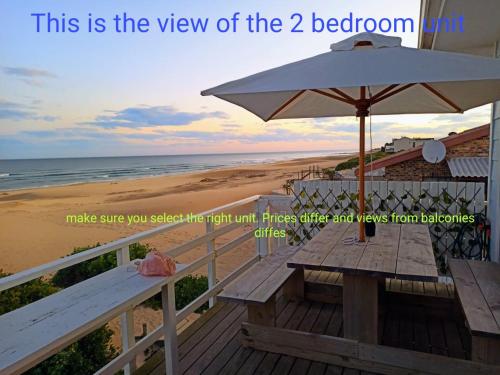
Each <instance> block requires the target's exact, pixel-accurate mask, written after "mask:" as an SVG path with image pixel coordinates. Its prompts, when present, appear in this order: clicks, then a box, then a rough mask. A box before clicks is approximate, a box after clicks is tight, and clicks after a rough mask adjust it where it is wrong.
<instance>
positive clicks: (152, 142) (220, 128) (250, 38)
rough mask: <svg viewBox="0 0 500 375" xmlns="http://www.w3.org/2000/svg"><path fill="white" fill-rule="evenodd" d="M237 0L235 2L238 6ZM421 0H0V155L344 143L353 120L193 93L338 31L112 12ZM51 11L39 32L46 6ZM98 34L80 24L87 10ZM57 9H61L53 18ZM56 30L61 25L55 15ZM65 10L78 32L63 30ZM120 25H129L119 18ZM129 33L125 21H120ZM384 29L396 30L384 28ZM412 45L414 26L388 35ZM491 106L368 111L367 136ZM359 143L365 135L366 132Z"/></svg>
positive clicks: (452, 120)
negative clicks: (263, 114) (183, 25)
mask: <svg viewBox="0 0 500 375" xmlns="http://www.w3.org/2000/svg"><path fill="white" fill-rule="evenodd" d="M242 3H243V4H242ZM419 6H420V1H419V0H405V1H401V0H377V1H367V0H352V1H344V0H315V1H305V0H275V1H269V0H267V1H265V0H258V1H246V2H235V1H230V0H213V1H201V0H184V1H181V0H176V1H174V0H170V1H167V0H162V1H158V0H143V1H140V2H138V1H136V0H120V1H118V0H114V1H111V0H110V1H97V0H88V1H82V0H80V1H76V0H75V1H58V0H43V1H41V0H23V1H19V0H0V46H1V47H0V159H17V158H51V157H85V156H126V155H168V154H192V153H225V152H268V151H309V150H332V151H341V150H353V149H356V148H357V144H358V143H357V142H358V123H357V120H356V118H354V117H352V118H351V117H344V118H332V119H321V120H315V119H301V120H280V121H270V122H268V123H264V122H263V121H262V120H260V119H258V118H257V117H256V116H254V115H252V114H251V113H249V112H247V111H245V110H244V109H242V108H240V107H237V106H234V105H232V104H229V103H226V102H224V101H222V100H219V99H217V98H213V97H202V96H200V91H202V90H204V89H207V88H210V87H213V86H215V85H218V84H220V83H224V82H227V81H229V80H233V79H236V78H241V77H244V76H247V75H249V74H253V73H256V72H259V71H262V70H266V69H269V68H272V67H276V66H280V65H283V64H286V63H289V62H293V61H296V60H299V59H302V58H305V57H309V56H313V55H316V54H319V53H323V52H327V51H328V50H329V46H330V44H331V43H333V42H337V41H339V40H342V39H344V38H346V37H348V36H349V35H350V34H345V33H328V32H323V33H312V32H310V31H306V32H304V33H300V34H297V33H296V34H292V33H289V32H282V33H263V32H261V33H248V32H245V31H243V30H242V29H240V30H238V31H237V32H236V33H231V32H229V33H218V32H216V31H214V30H213V28H210V27H209V28H208V31H207V32H205V33H199V32H198V33H193V32H188V33H180V32H178V31H176V32H173V33H172V32H165V33H161V32H159V31H158V29H157V28H154V27H153V26H152V28H151V30H150V31H149V32H146V33H139V32H136V33H131V32H127V33H123V32H122V33H116V32H114V30H113V28H112V25H113V20H112V19H113V17H114V16H115V15H116V14H120V15H122V14H123V13H124V12H126V13H127V15H128V16H130V17H134V18H135V19H139V18H147V19H149V20H151V21H152V22H153V21H154V20H155V19H156V17H161V18H164V17H171V15H172V14H173V15H174V18H175V19H178V18H180V17H208V18H209V19H210V21H215V20H217V19H218V18H220V17H230V16H231V15H232V14H233V13H234V12H240V14H241V15H243V16H246V15H248V14H255V13H256V12H259V13H260V14H261V15H263V16H266V17H271V18H272V17H280V18H282V19H283V20H286V22H288V23H290V22H291V21H290V15H291V14H293V13H302V14H303V15H304V16H305V17H306V18H307V17H308V16H309V15H311V14H312V12H315V13H316V14H317V15H319V16H321V17H323V18H329V17H343V16H345V15H347V14H348V13H349V12H351V11H352V12H354V13H355V14H356V15H357V16H361V17H369V16H370V17H375V18H377V17H412V18H414V19H415V21H418V17H419ZM48 12H50V13H51V15H52V16H53V17H57V18H58V20H59V26H60V29H59V32H56V30H55V22H52V24H51V25H52V28H51V31H50V32H47V28H46V27H47V23H46V18H42V19H41V22H40V27H41V30H40V32H37V18H36V17H34V16H31V14H34V13H45V14H46V13H48ZM89 13H90V14H91V15H92V19H96V18H104V19H105V20H106V26H107V30H106V31H105V32H103V33H97V32H95V31H94V32H92V33H88V32H87V30H86V22H87V19H88V14H89ZM63 14H64V17H63ZM63 18H64V19H65V27H66V30H65V32H62V19H63ZM70 18H78V19H79V21H80V24H79V26H80V30H79V31H78V32H69V29H70V28H71V25H70V20H69V19H70ZM129 27H130V26H129ZM129 31H130V29H129ZM391 35H394V34H391ZM397 35H399V36H401V37H402V38H403V45H406V46H410V47H416V46H417V39H418V30H415V31H414V32H413V33H411V32H406V33H399V34H397ZM489 116H490V107H489V106H485V107H481V108H478V109H474V110H471V111H468V112H466V114H465V115H418V116H412V115H404V116H376V117H373V119H372V130H373V131H372V134H373V145H374V146H380V145H383V144H384V143H385V142H388V141H390V140H391V138H393V137H399V136H422V137H423V136H425V137H429V136H432V137H438V138H439V137H444V136H446V135H447V134H448V133H449V132H450V131H462V130H465V129H468V128H471V127H475V126H479V125H482V124H485V123H487V122H489ZM367 143H368V145H369V141H368V140H367Z"/></svg>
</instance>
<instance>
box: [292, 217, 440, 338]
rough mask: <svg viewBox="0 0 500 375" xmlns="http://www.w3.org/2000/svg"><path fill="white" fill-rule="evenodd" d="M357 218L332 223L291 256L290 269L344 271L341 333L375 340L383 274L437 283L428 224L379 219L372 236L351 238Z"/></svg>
mask: <svg viewBox="0 0 500 375" xmlns="http://www.w3.org/2000/svg"><path fill="white" fill-rule="evenodd" d="M357 231H358V225H357V223H340V224H336V223H330V224H328V225H327V226H325V227H324V228H323V229H322V230H321V231H320V232H319V233H318V234H317V235H316V236H314V237H313V238H312V239H311V240H310V241H309V242H308V243H307V244H305V245H304V246H303V247H302V249H301V250H299V251H298V252H297V253H296V254H295V255H294V256H293V257H291V258H290V259H289V260H288V262H287V265H288V267H292V268H302V269H310V270H321V271H330V272H342V273H343V274H344V275H343V276H344V277H343V280H344V287H343V298H342V299H343V317H344V337H345V338H350V339H355V340H359V341H362V342H366V343H373V344H375V343H377V338H378V285H379V283H380V282H381V281H383V280H385V278H395V279H400V280H416V281H431V282H436V281H437V279H438V273H437V267H436V261H435V259H434V253H433V250H432V243H431V238H430V234H429V229H428V227H427V226H426V225H421V224H378V225H377V229H376V235H375V237H368V238H367V241H366V242H353V241H349V240H350V239H353V238H354V237H355V236H356V234H357Z"/></svg>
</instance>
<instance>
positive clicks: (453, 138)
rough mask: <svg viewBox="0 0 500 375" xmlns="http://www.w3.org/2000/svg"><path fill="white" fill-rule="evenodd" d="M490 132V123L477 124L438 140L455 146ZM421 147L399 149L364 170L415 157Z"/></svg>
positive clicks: (420, 153) (447, 145)
mask: <svg viewBox="0 0 500 375" xmlns="http://www.w3.org/2000/svg"><path fill="white" fill-rule="evenodd" d="M489 134H490V124H486V125H482V126H478V127H476V128H472V129H469V130H466V131H464V132H462V133H458V134H453V135H449V136H448V137H445V138H441V139H440V141H441V142H443V143H444V145H445V146H446V148H448V147H452V146H456V145H459V144H462V143H465V142H469V141H472V140H474V139H479V138H482V137H485V136H488V135H489ZM422 147H423V146H418V147H414V148H411V149H409V150H406V151H401V152H398V153H396V154H393V155H389V156H386V157H384V158H382V159H379V160H376V161H374V162H373V163H370V164H367V165H366V166H365V170H371V169H373V170H376V169H379V168H382V167H388V166H391V165H395V164H399V163H402V162H404V161H407V160H412V159H416V158H418V157H420V156H422ZM355 173H356V175H358V170H357V169H356V172H355Z"/></svg>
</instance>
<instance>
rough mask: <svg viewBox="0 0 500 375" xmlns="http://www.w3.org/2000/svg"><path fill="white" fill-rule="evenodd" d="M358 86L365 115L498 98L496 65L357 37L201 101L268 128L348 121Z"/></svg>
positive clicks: (463, 106)
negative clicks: (237, 111) (365, 94)
mask: <svg viewBox="0 0 500 375" xmlns="http://www.w3.org/2000/svg"><path fill="white" fill-rule="evenodd" d="M361 86H369V87H370V90H371V93H372V95H373V98H372V99H373V102H372V108H371V113H372V114H373V115H391V114H406V113H413V114H418V113H450V112H464V111H465V110H468V109H471V108H474V107H478V106H480V105H483V104H487V103H491V102H492V101H494V99H497V98H499V97H500V61H499V60H498V59H493V58H486V57H480V56H472V55H465V54H459V53H450V52H441V51H432V50H421V49H416V48H407V47H402V46H401V38H397V37H389V36H384V35H379V34H370V33H362V34H358V35H355V36H353V37H350V38H348V39H346V40H344V41H342V42H339V43H335V44H333V45H332V46H331V51H330V52H327V53H323V54H321V55H317V56H314V57H311V58H308V59H305V60H301V61H298V62H294V63H291V64H287V65H284V66H281V67H278V68H274V69H271V70H266V71H264V72H261V73H257V74H254V75H251V76H248V77H246V78H242V79H239V80H236V81H232V82H228V83H225V84H223V85H220V86H217V87H214V88H211V89H208V90H205V91H203V92H202V95H214V96H217V97H218V98H221V99H224V100H227V101H229V102H231V103H234V104H237V105H239V106H241V107H243V108H245V109H247V110H249V111H250V112H252V113H254V114H256V115H257V116H259V117H260V118H261V119H263V120H264V121H268V120H273V119H291V118H307V117H332V116H354V115H355V114H356V108H355V107H353V105H352V103H351V101H352V100H351V99H354V98H359V88H360V87H361ZM389 88H390V90H388V89H389ZM337 90H341V91H342V93H343V94H345V95H342V94H341V93H339V92H338V91H337ZM386 90H387V91H386ZM332 99H333V100H332ZM335 99H337V100H335Z"/></svg>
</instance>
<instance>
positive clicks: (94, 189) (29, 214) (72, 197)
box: [0, 156, 348, 344]
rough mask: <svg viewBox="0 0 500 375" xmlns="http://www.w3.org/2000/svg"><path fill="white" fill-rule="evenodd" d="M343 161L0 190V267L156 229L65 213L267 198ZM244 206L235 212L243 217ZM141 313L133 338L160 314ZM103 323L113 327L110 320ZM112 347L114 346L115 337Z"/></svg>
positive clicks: (198, 229) (231, 256)
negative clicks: (70, 219) (70, 218)
mask: <svg viewBox="0 0 500 375" xmlns="http://www.w3.org/2000/svg"><path fill="white" fill-rule="evenodd" d="M347 158H348V157H346V156H341V157H334V156H332V157H315V158H305V159H296V160H289V161H282V162H276V163H270V164H258V165H245V166H241V167H238V168H226V169H217V170H209V171H205V172H196V173H189V174H183V175H172V176H162V177H153V178H143V179H136V180H121V181H113V182H102V183H91V184H76V185H69V186H60V187H49V188H40V189H29V190H27V189H26V190H18V191H8V192H0V211H1V212H2V215H1V216H0V228H2V229H1V231H0V244H1V245H0V269H3V271H4V272H10V273H14V272H18V271H21V270H24V269H27V268H31V267H34V266H37V265H40V264H43V263H46V262H49V261H52V260H55V259H58V258H60V257H63V256H65V255H67V254H69V253H70V252H71V251H72V250H73V248H75V247H82V246H88V245H93V244H96V243H97V242H99V243H101V244H102V243H106V242H109V241H112V240H116V239H119V238H121V237H126V236H129V235H131V234H134V233H137V232H140V231H143V230H145V229H149V228H152V227H154V226H156V225H157V224H151V223H147V224H137V225H130V226H129V225H127V224H126V223H125V224H68V223H67V222H66V215H71V214H80V213H84V212H86V213H89V214H96V215H103V214H105V215H119V214H123V215H127V214H140V215H141V214H142V215H148V216H149V215H151V214H159V213H163V212H165V213H167V214H178V213H183V214H187V213H190V212H193V213H199V212H203V211H205V210H209V209H211V208H214V207H217V206H221V205H224V204H227V203H230V202H234V201H237V200H239V199H243V198H246V197H249V196H252V195H255V194H270V193H271V192H272V191H273V190H277V189H280V188H281V187H282V186H283V184H284V183H285V182H286V180H287V179H290V178H292V177H296V176H297V172H298V171H300V170H302V169H307V168H308V167H309V166H312V165H315V166H319V167H320V168H326V167H333V166H335V165H336V164H338V163H339V162H341V161H343V160H346V159H347ZM245 209H246V211H245ZM252 209H253V208H252V207H246V208H245V207H242V208H241V210H242V211H245V212H250V211H251V210H252ZM244 229H245V230H249V229H250V228H249V226H247V227H246V228H244ZM203 230H204V224H203V225H202V224H190V225H185V226H182V227H181V228H179V229H176V230H175V231H172V232H168V233H165V234H162V235H157V236H155V237H152V238H151V239H148V240H146V241H144V242H146V243H149V244H151V245H152V246H154V247H156V248H158V249H159V250H162V251H164V250H168V249H169V248H171V247H173V246H175V245H179V244H182V243H183V242H186V240H187V239H190V238H194V237H196V236H197V235H200V234H201V233H203ZM242 230H243V228H242ZM238 231H239V233H241V230H236V231H234V232H231V233H228V234H225V235H223V236H221V237H220V238H218V239H217V241H216V243H217V245H219V244H222V243H227V242H228V241H229V240H231V239H232V238H234V237H235V236H236V235H238ZM205 251H206V246H201V247H199V248H197V249H194V250H193V251H190V252H189V253H187V254H186V255H183V256H181V257H179V259H177V258H176V260H177V261H181V262H189V261H192V260H194V259H196V258H198V257H199V256H200V255H202V254H204V252H205ZM253 254H255V244H254V241H247V242H246V243H245V244H243V246H241V247H240V248H238V249H237V250H236V251H234V252H233V251H231V252H229V253H227V254H224V255H223V256H221V257H220V258H218V260H217V277H218V278H219V279H220V278H223V277H224V276H225V275H226V274H228V273H229V272H231V271H233V270H234V269H235V268H236V267H237V266H238V265H240V264H242V263H243V261H244V260H245V259H247V258H249V257H251V256H252V255H253ZM200 273H205V269H200ZM147 310H148V309H145V308H139V310H138V309H136V313H135V316H136V334H138V335H139V334H140V332H141V326H142V323H144V322H145V323H147V325H148V329H149V330H151V328H152V327H154V326H157V325H158V324H159V323H160V321H161V314H160V312H150V313H147ZM111 326H112V328H113V329H114V330H116V329H117V327H118V322H117V320H116V319H115V320H114V321H113V322H111ZM114 342H115V344H117V343H118V342H117V338H116V337H115V340H114Z"/></svg>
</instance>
